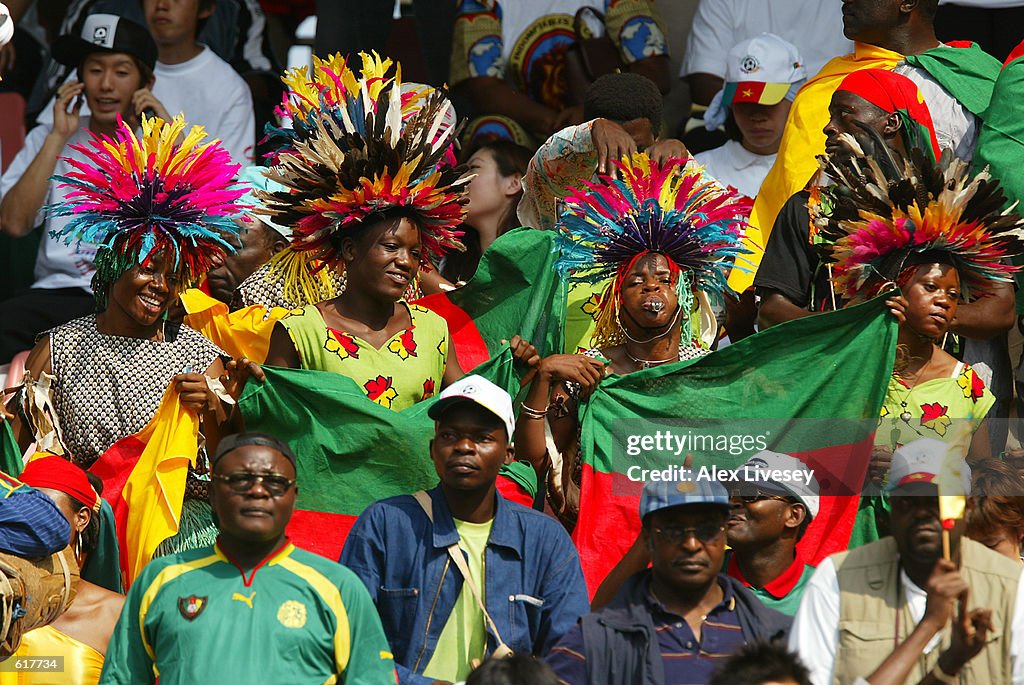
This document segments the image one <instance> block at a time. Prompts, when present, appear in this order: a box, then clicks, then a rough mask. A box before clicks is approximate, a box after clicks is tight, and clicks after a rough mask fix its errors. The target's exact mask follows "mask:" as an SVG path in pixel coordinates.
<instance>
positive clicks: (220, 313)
mask: <svg viewBox="0 0 1024 685" xmlns="http://www.w3.org/2000/svg"><path fill="white" fill-rule="evenodd" d="M181 304H182V306H184V307H185V311H186V312H187V314H186V315H185V323H186V324H187V325H188V326H189V327H190V328H193V329H195V330H197V331H199V332H200V333H202V334H203V335H205V336H206V337H207V338H208V339H209V340H211V341H212V342H213V344H215V345H216V346H217V347H219V348H220V349H222V350H224V351H225V352H227V353H228V354H230V355H231V356H232V357H233V358H235V359H238V358H239V357H246V358H247V359H250V360H252V361H254V362H256V363H258V364H262V363H263V362H264V361H266V359H267V352H268V351H269V350H270V334H271V333H273V331H274V324H276V323H277V322H278V321H279V320H280V319H281V318H282V317H284V315H285V314H287V313H288V310H287V309H284V308H282V307H274V308H272V309H270V310H269V311H268V310H267V308H266V307H263V306H260V305H253V306H251V307H245V308H244V309H239V310H238V311H234V312H231V311H229V310H228V306H227V305H226V304H224V303H223V302H221V301H220V300H217V299H215V298H213V297H211V296H210V295H208V294H207V293H205V292H203V291H202V290H200V289H198V288H189V289H188V290H186V291H185V292H183V293H182V294H181Z"/></svg>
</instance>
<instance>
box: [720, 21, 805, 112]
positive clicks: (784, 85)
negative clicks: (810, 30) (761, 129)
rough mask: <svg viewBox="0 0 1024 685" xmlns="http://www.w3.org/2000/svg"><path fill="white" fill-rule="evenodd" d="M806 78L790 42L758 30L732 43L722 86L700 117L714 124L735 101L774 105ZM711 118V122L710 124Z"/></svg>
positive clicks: (802, 66)
mask: <svg viewBox="0 0 1024 685" xmlns="http://www.w3.org/2000/svg"><path fill="white" fill-rule="evenodd" d="M806 80H807V72H806V70H805V69H804V65H803V58H802V57H800V51H799V50H797V48H796V46H795V45H793V44H792V43H790V42H788V41H786V40H783V39H782V38H779V37H778V36H776V35H775V34H774V33H762V34H761V35H759V36H754V37H753V38H750V39H748V40H745V41H743V42H742V43H738V44H737V45H735V46H733V48H732V50H730V51H729V55H728V57H726V63H725V86H724V87H723V88H722V90H720V91H718V94H717V95H715V97H714V99H713V100H712V101H711V104H710V105H709V106H708V111H707V113H705V115H704V121H705V124H706V125H707V127H708V128H717V127H718V126H720V125H721V123H722V122H724V121H725V118H726V117H725V115H726V113H727V112H728V110H729V107H730V106H731V105H733V104H734V103H737V102H752V103H754V104H757V105H769V106H770V105H777V104H778V103H780V102H782V101H783V100H784V99H787V98H788V99H790V100H792V99H793V96H794V95H795V94H796V88H795V87H794V84H801V83H803V82H804V81H806ZM712 122H717V123H715V125H714V126H712Z"/></svg>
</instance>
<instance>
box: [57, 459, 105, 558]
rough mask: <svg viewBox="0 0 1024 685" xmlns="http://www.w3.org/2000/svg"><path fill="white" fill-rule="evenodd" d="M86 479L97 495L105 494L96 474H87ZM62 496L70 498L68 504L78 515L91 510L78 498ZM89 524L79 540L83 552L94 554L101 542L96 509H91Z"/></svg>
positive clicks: (80, 534)
mask: <svg viewBox="0 0 1024 685" xmlns="http://www.w3.org/2000/svg"><path fill="white" fill-rule="evenodd" d="M85 476H86V478H88V479H89V484H90V485H92V488H93V490H95V491H96V494H97V495H102V494H103V481H101V480H100V479H99V478H98V477H97V476H96V475H95V474H92V473H89V472H88V471H86V472H85ZM61 494H62V495H64V496H65V497H67V498H68V503H70V504H71V508H72V509H74V510H75V513H76V514H77V513H78V512H79V511H81V510H82V509H89V507H87V506H86V505H85V503H84V502H80V501H79V500H78V499H77V498H75V497H72V496H71V495H69V494H68V493H66V492H61ZM89 514H90V515H89V524H88V525H87V526H86V527H85V528H84V529H83V530H82V532H81V533H79V534H78V539H79V541H80V543H81V545H82V551H83V552H84V553H85V554H92V553H93V552H95V551H96V547H97V546H98V545H99V542H100V515H99V512H97V511H95V510H94V509H89Z"/></svg>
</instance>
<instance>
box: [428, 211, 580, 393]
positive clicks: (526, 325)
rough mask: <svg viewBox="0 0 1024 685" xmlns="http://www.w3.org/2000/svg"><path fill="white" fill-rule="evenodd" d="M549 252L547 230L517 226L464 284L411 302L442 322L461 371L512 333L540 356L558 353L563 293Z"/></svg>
mask: <svg viewBox="0 0 1024 685" xmlns="http://www.w3.org/2000/svg"><path fill="white" fill-rule="evenodd" d="M554 249H555V234H554V232H553V231H535V230H533V229H531V228H517V229H515V230H514V231H510V232H508V233H506V234H505V235H503V236H501V237H500V238H498V239H497V240H496V241H494V244H492V245H491V246H490V247H489V248H488V249H487V250H486V251H485V252H484V254H483V256H482V257H481V258H480V265H479V266H478V267H477V270H476V273H475V274H474V275H473V278H472V279H470V281H469V282H468V283H466V285H464V286H462V287H461V288H457V289H455V290H452V291H451V292H447V293H439V294H436V295H429V296H427V297H424V298H421V299H419V300H417V301H416V303H417V304H419V305H422V306H424V307H426V308H427V309H430V310H432V311H434V312H436V313H437V314H439V315H441V316H443V317H444V318H445V320H446V321H447V322H448V331H449V333H450V334H451V340H452V345H453V347H454V349H455V355H456V357H457V358H458V360H459V365H460V366H461V367H462V370H463V371H465V372H467V373H468V372H469V371H470V370H471V369H474V368H476V366H477V365H478V364H480V363H481V362H484V361H486V360H487V359H488V358H490V356H491V355H492V354H493V353H494V351H496V350H498V349H499V348H500V347H501V344H502V343H501V341H502V340H510V339H511V338H512V336H513V335H520V336H522V337H523V338H525V339H526V340H529V341H530V342H531V343H533V344H534V345H535V346H536V347H537V350H538V351H539V352H540V353H541V354H542V355H547V354H553V353H556V352H560V351H561V349H562V335H563V326H564V319H565V296H566V290H565V285H564V283H563V282H562V281H561V279H559V277H558V274H557V272H556V271H555V259H556V257H557V254H556V253H555V251H554Z"/></svg>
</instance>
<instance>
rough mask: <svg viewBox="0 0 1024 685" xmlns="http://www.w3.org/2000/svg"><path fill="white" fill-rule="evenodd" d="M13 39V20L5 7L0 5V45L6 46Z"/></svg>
mask: <svg viewBox="0 0 1024 685" xmlns="http://www.w3.org/2000/svg"><path fill="white" fill-rule="evenodd" d="M13 37H14V19H12V18H11V11H10V10H9V9H7V5H5V4H3V3H0V45H7V44H8V43H10V42H11V38H13Z"/></svg>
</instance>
